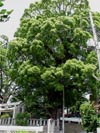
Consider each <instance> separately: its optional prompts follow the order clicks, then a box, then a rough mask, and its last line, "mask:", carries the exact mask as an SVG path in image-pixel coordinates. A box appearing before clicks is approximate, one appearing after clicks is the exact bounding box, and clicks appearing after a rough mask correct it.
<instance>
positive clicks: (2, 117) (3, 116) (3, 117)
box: [0, 113, 10, 119]
mask: <svg viewBox="0 0 100 133" xmlns="http://www.w3.org/2000/svg"><path fill="white" fill-rule="evenodd" d="M9 117H10V115H9V114H7V113H5V114H3V115H1V116H0V119H5V118H9Z"/></svg>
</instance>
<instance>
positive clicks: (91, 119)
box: [80, 102, 98, 132]
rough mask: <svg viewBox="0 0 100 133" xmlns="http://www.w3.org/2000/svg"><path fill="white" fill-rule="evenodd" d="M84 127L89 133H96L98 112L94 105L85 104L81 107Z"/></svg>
mask: <svg viewBox="0 0 100 133" xmlns="http://www.w3.org/2000/svg"><path fill="white" fill-rule="evenodd" d="M80 112H81V118H82V126H83V128H84V129H85V130H86V131H88V132H96V129H97V127H98V122H97V119H98V118H97V112H96V110H95V108H94V106H93V103H89V102H87V103H84V104H82V105H81V107H80Z"/></svg>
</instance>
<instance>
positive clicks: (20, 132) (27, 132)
mask: <svg viewBox="0 0 100 133" xmlns="http://www.w3.org/2000/svg"><path fill="white" fill-rule="evenodd" d="M16 133H30V132H29V131H16ZM32 133H35V131H34V132H33V131H32Z"/></svg>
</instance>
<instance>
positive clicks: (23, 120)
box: [16, 112, 30, 126]
mask: <svg viewBox="0 0 100 133" xmlns="http://www.w3.org/2000/svg"><path fill="white" fill-rule="evenodd" d="M29 118H30V114H29V113H27V112H24V113H18V114H17V115H16V124H17V125H21V126H27V125H28V123H27V120H28V119H29Z"/></svg>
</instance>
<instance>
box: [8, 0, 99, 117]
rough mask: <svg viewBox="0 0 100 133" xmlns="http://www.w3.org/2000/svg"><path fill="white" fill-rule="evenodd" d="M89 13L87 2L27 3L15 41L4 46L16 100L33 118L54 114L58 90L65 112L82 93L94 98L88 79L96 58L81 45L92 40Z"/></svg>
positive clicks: (93, 86) (54, 0)
mask: <svg viewBox="0 0 100 133" xmlns="http://www.w3.org/2000/svg"><path fill="white" fill-rule="evenodd" d="M88 11H89V7H88V1H87V0H81V1H80V2H79V1H77V0H73V1H69V0H63V1H62V0H48V1H46V0H42V1H41V2H40V3H38V2H36V3H35V4H31V5H30V7H29V9H26V10H25V12H24V15H23V17H22V18H21V23H20V27H19V28H18V30H17V32H16V33H15V37H16V38H15V39H14V40H12V41H11V42H10V43H9V49H8V58H9V61H10V63H11V64H12V65H11V68H10V71H9V74H10V76H11V78H12V80H13V81H14V82H15V83H16V84H17V85H19V86H20V89H18V96H19V98H20V99H21V100H22V101H23V102H24V103H25V105H26V108H27V110H28V111H30V110H32V111H31V112H37V114H38V117H40V116H42V115H44V114H45V116H46V117H50V116H51V117H55V116H56V115H57V110H58V109H61V108H62V96H63V93H62V92H63V90H64V91H65V106H67V107H70V106H72V105H73V104H75V103H76V101H77V100H79V99H80V98H82V95H83V94H84V93H85V92H91V93H94V96H95V94H96V93H95V92H96V91H95V90H96V80H95V79H94V78H93V76H92V73H93V71H94V70H95V68H96V65H95V64H94V62H95V61H97V60H96V54H94V53H93V52H92V53H91V52H90V51H88V49H87V43H86V42H87V40H88V39H89V38H90V37H92V34H91V32H90V24H89V15H88ZM93 54H94V55H95V57H94V58H93V60H91V61H90V60H89V59H90V58H91V56H92V55H93ZM40 110H41V111H40ZM43 112H44V114H43ZM39 114H40V115H39Z"/></svg>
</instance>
